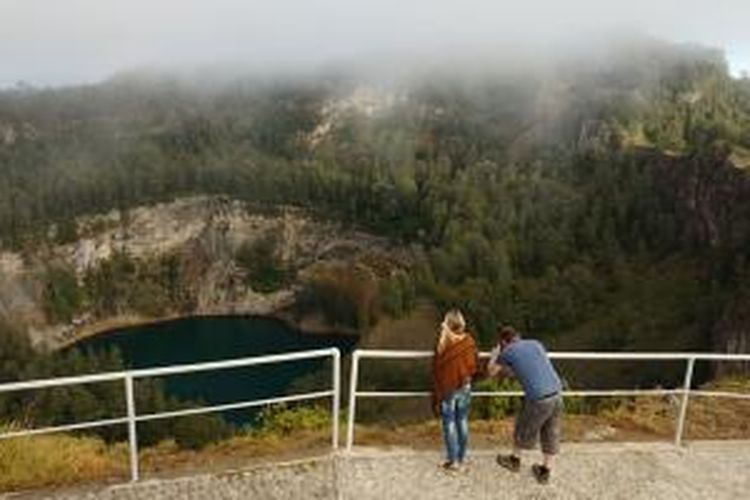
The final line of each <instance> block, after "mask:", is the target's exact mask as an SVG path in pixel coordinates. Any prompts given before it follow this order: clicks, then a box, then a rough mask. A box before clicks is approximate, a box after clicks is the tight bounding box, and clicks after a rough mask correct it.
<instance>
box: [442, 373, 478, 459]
mask: <svg viewBox="0 0 750 500" xmlns="http://www.w3.org/2000/svg"><path fill="white" fill-rule="evenodd" d="M470 401H471V386H470V385H469V384H466V385H464V386H462V387H460V388H458V389H456V390H455V391H453V392H451V393H450V394H448V396H447V397H446V398H445V399H443V400H442V401H441V402H440V417H441V419H442V421H443V439H444V440H445V450H446V452H447V454H448V461H449V462H463V461H464V458H465V457H466V445H467V444H468V442H469V402H470Z"/></svg>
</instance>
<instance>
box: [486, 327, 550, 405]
mask: <svg viewBox="0 0 750 500" xmlns="http://www.w3.org/2000/svg"><path fill="white" fill-rule="evenodd" d="M495 363H502V364H504V365H506V366H508V367H510V369H511V370H513V374H514V375H515V376H516V378H517V379H518V381H519V382H520V383H521V386H522V387H523V392H524V394H525V395H526V398H527V399H529V400H532V401H536V400H537V399H541V398H543V397H545V396H549V395H550V394H554V393H556V392H560V391H561V390H562V384H561V383H560V378H559V377H558V376H557V372H556V371H555V368H554V367H553V366H552V363H551V362H550V360H549V357H548V356H547V351H545V350H544V346H542V344H541V343H539V342H537V341H536V340H517V341H515V342H513V343H512V344H510V345H509V346H508V347H506V348H505V350H504V351H503V352H501V353H500V354H499V355H498V357H497V358H496V360H495Z"/></svg>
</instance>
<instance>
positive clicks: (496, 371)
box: [487, 346, 512, 378]
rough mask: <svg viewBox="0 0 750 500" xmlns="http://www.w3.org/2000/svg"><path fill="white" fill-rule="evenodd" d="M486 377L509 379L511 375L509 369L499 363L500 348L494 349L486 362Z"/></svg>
mask: <svg viewBox="0 0 750 500" xmlns="http://www.w3.org/2000/svg"><path fill="white" fill-rule="evenodd" d="M487 375H488V376H490V377H500V378H503V377H509V376H511V375H512V372H511V371H510V368H508V367H507V366H505V365H504V364H503V363H502V362H500V346H497V347H495V348H494V349H493V350H492V352H491V353H490V359H488V360H487Z"/></svg>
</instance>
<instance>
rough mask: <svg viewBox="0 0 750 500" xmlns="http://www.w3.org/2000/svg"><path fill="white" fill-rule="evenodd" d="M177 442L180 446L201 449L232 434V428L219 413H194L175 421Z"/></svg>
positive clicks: (175, 438) (174, 431) (174, 432)
mask: <svg viewBox="0 0 750 500" xmlns="http://www.w3.org/2000/svg"><path fill="white" fill-rule="evenodd" d="M172 433H173V435H174V440H175V443H177V446H179V447H180V448H185V449H189V450H200V449H201V448H204V447H206V446H207V445H209V444H212V443H216V442H218V441H222V440H224V439H227V438H229V437H230V436H231V435H232V428H231V426H230V425H229V424H227V423H226V422H225V421H224V419H222V418H221V417H220V416H218V415H193V416H190V417H183V418H180V419H179V420H177V421H176V422H175V423H174V427H173V430H172Z"/></svg>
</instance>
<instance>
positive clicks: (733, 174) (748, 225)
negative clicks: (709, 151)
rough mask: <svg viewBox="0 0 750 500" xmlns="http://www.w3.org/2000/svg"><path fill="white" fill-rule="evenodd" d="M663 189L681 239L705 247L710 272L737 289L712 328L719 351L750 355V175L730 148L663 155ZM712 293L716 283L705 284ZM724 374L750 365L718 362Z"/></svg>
mask: <svg viewBox="0 0 750 500" xmlns="http://www.w3.org/2000/svg"><path fill="white" fill-rule="evenodd" d="M657 164H658V165H659V166H658V172H657V175H658V177H659V179H660V189H661V190H662V192H663V193H664V194H665V196H667V197H669V198H670V199H671V200H672V202H673V203H674V213H675V215H676V219H677V220H678V222H679V223H678V228H677V230H678V231H679V235H678V237H679V240H680V243H681V244H682V245H685V246H686V247H688V246H690V247H694V248H700V249H702V250H703V251H704V253H705V255H707V256H708V258H707V270H706V276H707V277H708V279H711V280H722V281H724V282H727V283H729V284H730V286H729V288H730V289H732V290H733V291H734V292H733V294H732V296H731V298H730V299H729V300H728V301H726V302H725V304H724V305H723V307H722V309H721V311H720V315H719V319H718V320H717V322H716V323H715V324H714V325H713V327H712V328H711V341H712V345H713V347H714V350H715V351H717V352H727V353H735V354H747V353H750V288H748V284H750V174H749V173H748V171H747V170H743V169H741V168H738V167H736V166H735V164H734V163H733V162H731V161H729V160H728V159H727V155H726V152H722V151H718V150H717V151H715V152H714V154H713V155H703V156H696V157H687V158H670V157H662V158H661V160H660V161H659V162H658V163H657ZM705 285H706V287H707V291H708V287H710V283H709V282H708V280H707V281H706V283H705ZM715 369H716V371H717V373H718V374H730V373H738V372H739V373H745V374H747V373H750V363H717V364H716V365H715Z"/></svg>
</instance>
